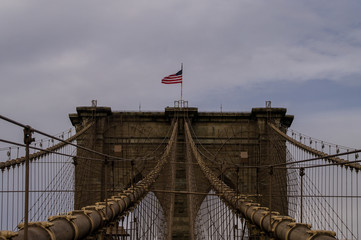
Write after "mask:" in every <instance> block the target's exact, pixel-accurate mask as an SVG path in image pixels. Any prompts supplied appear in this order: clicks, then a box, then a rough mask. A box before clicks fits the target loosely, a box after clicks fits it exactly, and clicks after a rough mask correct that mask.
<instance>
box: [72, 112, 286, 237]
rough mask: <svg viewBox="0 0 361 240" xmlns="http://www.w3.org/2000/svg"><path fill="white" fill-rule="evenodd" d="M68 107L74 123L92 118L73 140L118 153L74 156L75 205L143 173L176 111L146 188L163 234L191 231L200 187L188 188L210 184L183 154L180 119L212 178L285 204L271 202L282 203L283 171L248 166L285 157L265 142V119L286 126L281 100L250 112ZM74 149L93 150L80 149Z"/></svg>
mask: <svg viewBox="0 0 361 240" xmlns="http://www.w3.org/2000/svg"><path fill="white" fill-rule="evenodd" d="M76 110H77V113H75V114H70V115H69V117H70V120H71V122H72V124H73V125H74V126H76V127H79V126H80V125H81V124H82V123H84V122H87V121H89V120H95V127H94V128H92V130H91V131H89V132H88V133H87V134H86V135H85V137H84V138H83V139H82V140H79V141H78V144H80V145H84V146H87V147H89V148H92V149H94V150H96V151H101V152H103V153H105V154H109V155H114V156H118V157H121V158H123V159H124V161H117V162H111V161H110V162H109V161H107V159H104V161H99V160H97V161H86V160H81V159H78V160H77V163H78V164H77V166H76V187H75V188H76V196H75V207H76V209H78V208H81V207H82V206H86V205H91V204H94V200H96V201H103V200H104V199H105V198H106V197H107V196H109V195H111V194H112V193H114V192H116V191H119V190H121V188H122V187H126V186H129V185H131V183H132V182H135V181H137V180H138V179H141V177H142V176H144V175H146V174H147V171H148V170H147V169H150V168H151V167H152V166H154V163H155V160H156V159H154V157H152V156H159V155H160V154H161V151H162V149H163V148H162V146H163V147H164V146H165V144H166V141H164V140H166V139H167V137H169V129H170V127H171V124H172V122H173V120H174V119H175V118H177V119H178V121H179V125H178V126H179V129H178V138H177V145H176V149H175V150H174V152H173V154H174V155H173V158H172V160H171V162H170V163H169V164H168V166H167V168H166V169H164V170H163V173H162V175H161V177H160V178H159V179H158V181H157V182H156V183H155V184H154V186H153V189H151V191H153V192H154V193H155V194H156V196H157V198H158V199H159V201H160V203H161V205H162V206H163V210H164V213H165V217H166V219H167V228H168V239H194V236H193V224H194V219H195V215H196V211H197V207H199V205H200V203H201V202H202V200H203V199H204V197H205V195H201V194H199V195H194V194H191V193H192V192H193V191H195V189H196V190H197V191H200V192H201V193H207V192H209V191H210V185H209V183H208V182H207V181H206V179H205V178H204V177H203V176H202V173H201V172H200V169H199V168H198V167H197V166H196V164H195V163H194V161H193V160H192V157H191V156H189V151H188V150H187V147H186V144H185V137H184V125H183V123H184V121H189V123H190V126H191V128H192V131H193V133H194V136H196V144H197V145H198V147H199V148H200V149H202V153H203V154H204V157H205V158H206V159H207V161H208V162H209V167H211V169H212V170H213V171H214V172H215V173H217V174H218V175H219V178H220V179H222V180H223V181H224V182H225V183H227V184H228V185H229V186H231V187H232V188H234V189H237V191H238V192H239V193H240V194H248V195H250V196H253V197H254V198H255V200H256V201H257V202H259V203H261V204H262V205H265V206H268V205H269V204H271V202H272V208H273V209H276V210H277V211H279V212H281V213H282V214H287V211H288V207H287V204H284V205H282V204H277V203H281V202H286V203H287V199H286V192H285V190H286V189H287V183H286V173H285V172H284V171H278V172H275V173H274V174H273V175H272V176H271V175H270V174H269V170H268V169H259V168H256V167H255V166H259V165H266V164H269V163H275V162H285V161H286V154H284V155H282V156H280V155H277V154H276V151H275V150H274V148H272V142H271V138H272V136H270V134H269V133H268V130H267V129H268V128H267V121H270V120H272V121H274V122H276V123H281V124H283V125H284V126H286V127H289V126H290V125H291V123H292V121H293V116H290V115H286V109H285V108H270V106H269V107H266V108H253V109H252V111H251V112H199V111H198V109H197V108H192V107H187V108H177V107H167V108H165V111H164V112H112V111H111V109H110V108H109V107H77V109H76ZM285 153H286V151H285ZM78 155H82V156H84V155H86V156H88V157H89V158H99V157H97V156H92V155H91V154H88V153H84V152H83V151H81V150H78ZM129 159H138V160H135V161H128V160H129ZM246 166H247V167H246ZM250 166H253V167H250ZM270 177H273V181H274V182H277V188H276V189H274V190H273V192H272V196H274V197H272V200H270V198H269V197H268V196H269V195H270V192H269V191H270V190H269V189H268V187H266V184H265V183H266V182H268V181H270ZM105 189H107V190H105ZM278 198H284V199H283V200H285V201H280V199H278Z"/></svg>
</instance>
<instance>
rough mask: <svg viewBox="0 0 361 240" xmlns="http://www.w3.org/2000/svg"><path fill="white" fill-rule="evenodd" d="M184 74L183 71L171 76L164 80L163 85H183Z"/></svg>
mask: <svg viewBox="0 0 361 240" xmlns="http://www.w3.org/2000/svg"><path fill="white" fill-rule="evenodd" d="M182 72H183V70H180V71H178V72H177V73H176V74H171V75H169V76H166V77H164V78H163V79H162V83H164V84H176V83H182Z"/></svg>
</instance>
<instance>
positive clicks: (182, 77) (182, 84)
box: [181, 63, 183, 105]
mask: <svg viewBox="0 0 361 240" xmlns="http://www.w3.org/2000/svg"><path fill="white" fill-rule="evenodd" d="M181 71H182V82H181V104H182V105H183V63H181Z"/></svg>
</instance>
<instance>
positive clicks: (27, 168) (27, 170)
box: [24, 126, 35, 240]
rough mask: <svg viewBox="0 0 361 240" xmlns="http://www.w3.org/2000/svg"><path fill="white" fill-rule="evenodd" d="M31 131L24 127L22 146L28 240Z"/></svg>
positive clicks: (25, 227)
mask: <svg viewBox="0 0 361 240" xmlns="http://www.w3.org/2000/svg"><path fill="white" fill-rule="evenodd" d="M32 133H33V130H32V129H31V127H30V126H25V128H24V144H26V148H25V206H24V209H25V210H24V211H25V212H24V239H25V240H27V239H28V225H29V185H30V184H29V182H30V166H29V165H30V164H29V156H30V153H29V149H30V144H31V143H32V142H33V141H35V139H34V138H32Z"/></svg>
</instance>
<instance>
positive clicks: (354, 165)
mask: <svg viewBox="0 0 361 240" xmlns="http://www.w3.org/2000/svg"><path fill="white" fill-rule="evenodd" d="M268 126H270V127H271V128H272V129H273V130H274V131H275V132H276V133H277V134H279V135H280V136H281V137H283V138H284V139H285V140H287V141H289V142H290V143H292V144H294V145H295V146H298V147H299V148H301V149H303V150H305V151H307V152H309V153H312V154H315V155H316V156H319V157H321V158H325V159H327V160H329V161H332V162H334V163H338V164H343V165H345V166H347V167H350V169H355V170H357V171H359V170H361V164H359V163H357V162H349V161H347V160H344V159H341V158H338V157H336V156H341V155H347V154H351V153H358V152H360V150H355V151H351V152H349V153H344V154H332V155H331V154H326V153H323V152H321V151H318V150H316V149H313V148H311V147H308V146H306V145H305V144H303V143H300V142H298V141H296V140H294V139H293V138H291V137H289V136H288V135H287V134H285V133H283V132H282V131H281V130H280V129H279V128H277V127H276V126H275V125H274V124H272V123H268Z"/></svg>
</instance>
